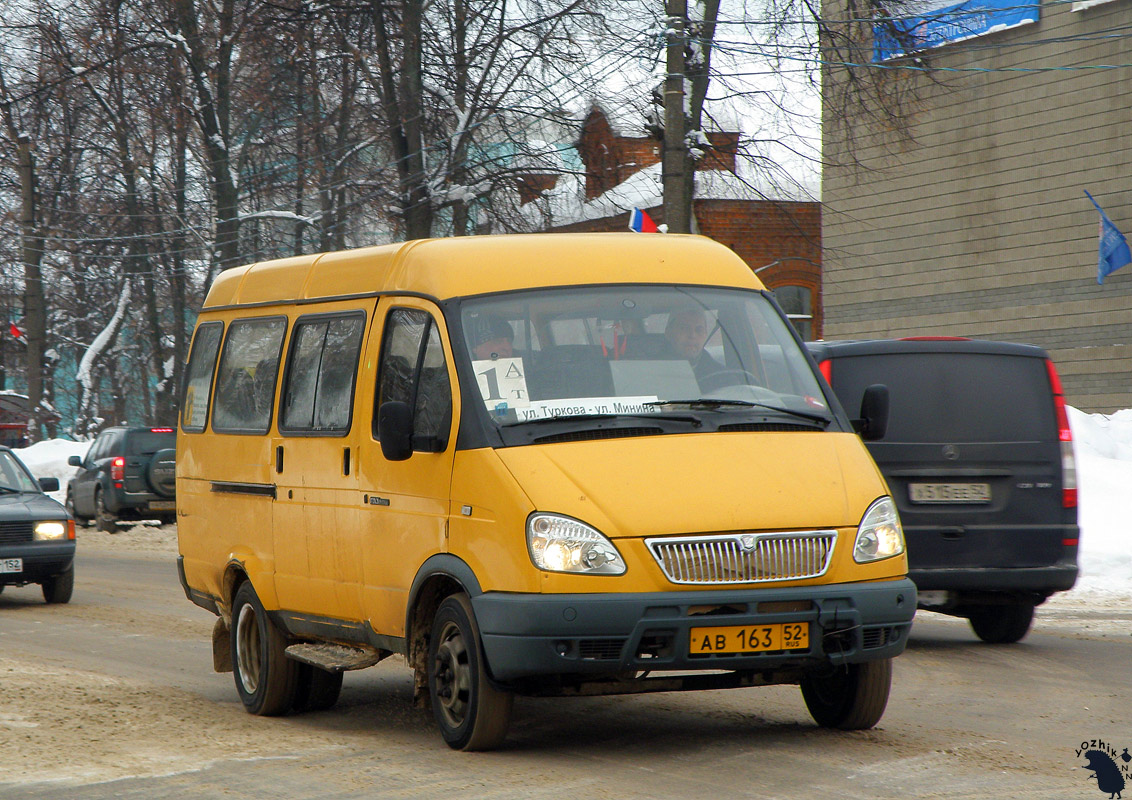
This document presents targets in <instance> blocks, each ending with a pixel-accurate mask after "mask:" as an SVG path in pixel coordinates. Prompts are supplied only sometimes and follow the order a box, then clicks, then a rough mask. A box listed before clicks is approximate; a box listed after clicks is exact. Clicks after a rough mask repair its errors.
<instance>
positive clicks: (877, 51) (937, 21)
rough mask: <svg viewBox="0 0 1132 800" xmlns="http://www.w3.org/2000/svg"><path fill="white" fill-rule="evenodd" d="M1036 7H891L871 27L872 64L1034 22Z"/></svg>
mask: <svg viewBox="0 0 1132 800" xmlns="http://www.w3.org/2000/svg"><path fill="white" fill-rule="evenodd" d="M1039 8H1040V6H1039V4H1038V3H1026V2H1018V0H968V2H965V3H948V2H940V0H927V2H915V3H904V2H901V3H893V4H891V5H889V6H888V11H889V16H887V17H885V19H884V20H883V21H882V20H880V19H877V20H876V21H875V22H874V23H873V61H887V60H888V59H890V58H898V57H900V56H904V55H908V54H910V53H916V52H920V51H923V50H930V49H931V48H933V47H940V46H941V45H945V44H950V43H952V42H961V41H963V40H964V39H971V38H973V37H975V36H985V35H986V34H988V33H997V32H998V31H1004V30H1007V29H1009V28H1015V27H1017V26H1019V25H1028V24H1030V23H1031V22H1037V21H1038V18H1039Z"/></svg>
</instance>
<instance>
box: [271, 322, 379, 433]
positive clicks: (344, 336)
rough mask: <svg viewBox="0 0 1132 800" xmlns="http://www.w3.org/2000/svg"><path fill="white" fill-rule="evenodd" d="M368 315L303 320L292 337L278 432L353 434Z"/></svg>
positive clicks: (298, 323)
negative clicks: (352, 421) (358, 373)
mask: <svg viewBox="0 0 1132 800" xmlns="http://www.w3.org/2000/svg"><path fill="white" fill-rule="evenodd" d="M364 331H365V314H363V313H361V312H359V313H356V314H349V315H345V316H335V317H326V316H322V317H316V318H307V319H303V318H300V319H299V321H298V322H296V323H295V332H294V333H293V334H292V336H291V355H290V356H289V363H288V365H287V374H286V378H285V379H284V386H283V402H282V407H281V409H280V412H279V429H280V430H281V431H285V432H288V433H303V432H308V433H325V434H330V433H342V434H344V433H346V432H348V431H349V430H350V417H351V411H352V408H353V399H354V383H355V381H356V380H357V371H358V354H359V353H360V352H361V347H362V333H363V332H364Z"/></svg>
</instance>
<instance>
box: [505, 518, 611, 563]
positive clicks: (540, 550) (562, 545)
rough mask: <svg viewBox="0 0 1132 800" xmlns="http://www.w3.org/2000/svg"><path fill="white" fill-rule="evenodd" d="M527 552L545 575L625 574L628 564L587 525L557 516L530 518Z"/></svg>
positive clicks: (603, 538) (605, 540)
mask: <svg viewBox="0 0 1132 800" xmlns="http://www.w3.org/2000/svg"><path fill="white" fill-rule="evenodd" d="M527 549H528V550H530V553H531V561H532V562H534V565H535V566H536V567H538V568H539V569H541V570H544V571H546V572H576V573H585V574H587V575H623V574H624V573H625V561H624V560H623V559H622V558H621V554H620V553H618V552H617V548H616V547H614V546H613V542H611V541H609V539H607V538H606V537H605V536H603V535H602V534H601V533H599V532H598V531H597V530H595V529H594V528H591V527H590V526H589V525H587V524H586V523H584V522H579V521H578V520H576V519H571V518H570V517H562V516H559V515H557V514H532V515H531V516H530V517H529V518H528V519H527Z"/></svg>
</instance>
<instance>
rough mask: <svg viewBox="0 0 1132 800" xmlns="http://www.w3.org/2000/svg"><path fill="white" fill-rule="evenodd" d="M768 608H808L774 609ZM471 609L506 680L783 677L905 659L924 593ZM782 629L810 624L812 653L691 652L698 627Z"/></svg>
mask: <svg viewBox="0 0 1132 800" xmlns="http://www.w3.org/2000/svg"><path fill="white" fill-rule="evenodd" d="M769 604H779V608H782V605H783V604H790V607H791V608H795V609H796V608H800V607H805V609H806V610H776V609H774V608H773V607H772V606H770V605H769ZM472 608H473V609H474V611H475V615H476V622H477V624H478V626H479V629H480V636H481V639H482V641H483V649H484V657H485V660H486V661H487V664H488V669H489V671H490V673H491V676H492V677H493V678H494V679H495V680H496V681H499V682H504V683H505V682H508V681H513V680H519V679H523V678H530V677H533V676H555V675H572V676H586V675H592V676H597V675H608V674H611V673H621V672H625V671H636V670H777V669H785V668H793V667H798V668H808V667H817V666H821V665H825V664H846V663H859V662H864V661H873V660H877V659H885V658H892V657H894V656H897V655H899V654H900V653H902V652H903V651H904V646H905V644H906V643H907V641H908V631H909V630H910V629H911V626H912V617H913V615H914V614H915V612H916V586H915V584H914V583H912V581H911V580H908V579H907V578H901V579H898V580H892V581H881V582H876V583H847V584H833V585H829V586H797V587H792V588H776V589H715V590H709V591H694V592H657V593H650V594H645V593H641V594H559V595H536V594H509V593H503V592H487V593H485V594H481V595H478V596H477V597H473V598H472ZM708 610H714V611H713V612H712V613H705V612H706V611H708ZM775 622H809V623H811V629H810V648H809V649H808V650H805V651H790V652H785V651H775V652H767V653H756V654H747V655H729V656H724V655H709V656H693V655H690V654H689V634H690V631H691V629H692V628H694V627H703V626H720V625H763V624H769V623H775Z"/></svg>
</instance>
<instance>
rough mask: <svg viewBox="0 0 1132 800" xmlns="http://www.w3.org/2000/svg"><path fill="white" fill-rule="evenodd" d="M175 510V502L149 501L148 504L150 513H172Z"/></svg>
mask: <svg viewBox="0 0 1132 800" xmlns="http://www.w3.org/2000/svg"><path fill="white" fill-rule="evenodd" d="M176 508H177V501H176V500H151V501H150V503H149V510H150V511H174V510H176Z"/></svg>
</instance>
